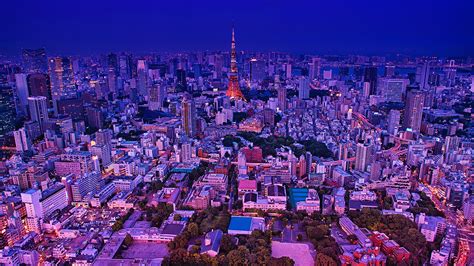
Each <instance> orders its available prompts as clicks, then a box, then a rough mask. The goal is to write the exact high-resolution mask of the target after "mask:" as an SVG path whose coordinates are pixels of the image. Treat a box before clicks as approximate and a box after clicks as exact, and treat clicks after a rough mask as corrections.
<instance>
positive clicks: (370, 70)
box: [364, 66, 377, 95]
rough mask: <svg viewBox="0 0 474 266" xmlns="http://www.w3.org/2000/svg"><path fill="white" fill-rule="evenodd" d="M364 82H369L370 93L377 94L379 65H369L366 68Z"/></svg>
mask: <svg viewBox="0 0 474 266" xmlns="http://www.w3.org/2000/svg"><path fill="white" fill-rule="evenodd" d="M364 82H369V95H375V94H377V67H373V66H369V67H366V68H365V69H364Z"/></svg>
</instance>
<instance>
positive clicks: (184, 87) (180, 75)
mask: <svg viewBox="0 0 474 266" xmlns="http://www.w3.org/2000/svg"><path fill="white" fill-rule="evenodd" d="M176 91H179V92H182V91H188V83H187V82H186V71H185V70H184V69H176Z"/></svg>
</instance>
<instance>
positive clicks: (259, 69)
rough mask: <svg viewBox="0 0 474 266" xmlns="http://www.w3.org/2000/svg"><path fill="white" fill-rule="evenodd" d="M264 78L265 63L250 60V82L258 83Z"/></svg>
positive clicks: (254, 59) (253, 59)
mask: <svg viewBox="0 0 474 266" xmlns="http://www.w3.org/2000/svg"><path fill="white" fill-rule="evenodd" d="M264 78H265V62H264V61H263V60H257V59H256V58H252V59H250V80H251V81H252V82H258V81H262V80H263V79H264Z"/></svg>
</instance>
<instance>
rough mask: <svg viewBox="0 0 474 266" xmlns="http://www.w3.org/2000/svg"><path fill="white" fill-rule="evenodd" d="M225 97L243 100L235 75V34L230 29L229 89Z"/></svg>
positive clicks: (236, 75)
mask: <svg viewBox="0 0 474 266" xmlns="http://www.w3.org/2000/svg"><path fill="white" fill-rule="evenodd" d="M226 95H227V97H229V98H231V99H237V100H245V98H244V95H243V94H242V91H241V90H240V85H239V76H238V73H237V52H236V51H235V34H234V28H232V42H231V51H230V73H229V87H228V89H227V92H226Z"/></svg>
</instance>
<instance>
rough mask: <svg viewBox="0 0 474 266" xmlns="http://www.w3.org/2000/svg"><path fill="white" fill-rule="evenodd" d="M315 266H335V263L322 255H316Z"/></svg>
mask: <svg viewBox="0 0 474 266" xmlns="http://www.w3.org/2000/svg"><path fill="white" fill-rule="evenodd" d="M315 265H316V266H337V263H336V261H335V260H334V259H333V258H331V257H329V256H327V255H324V254H323V253H318V255H317V256H316V262H315Z"/></svg>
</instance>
